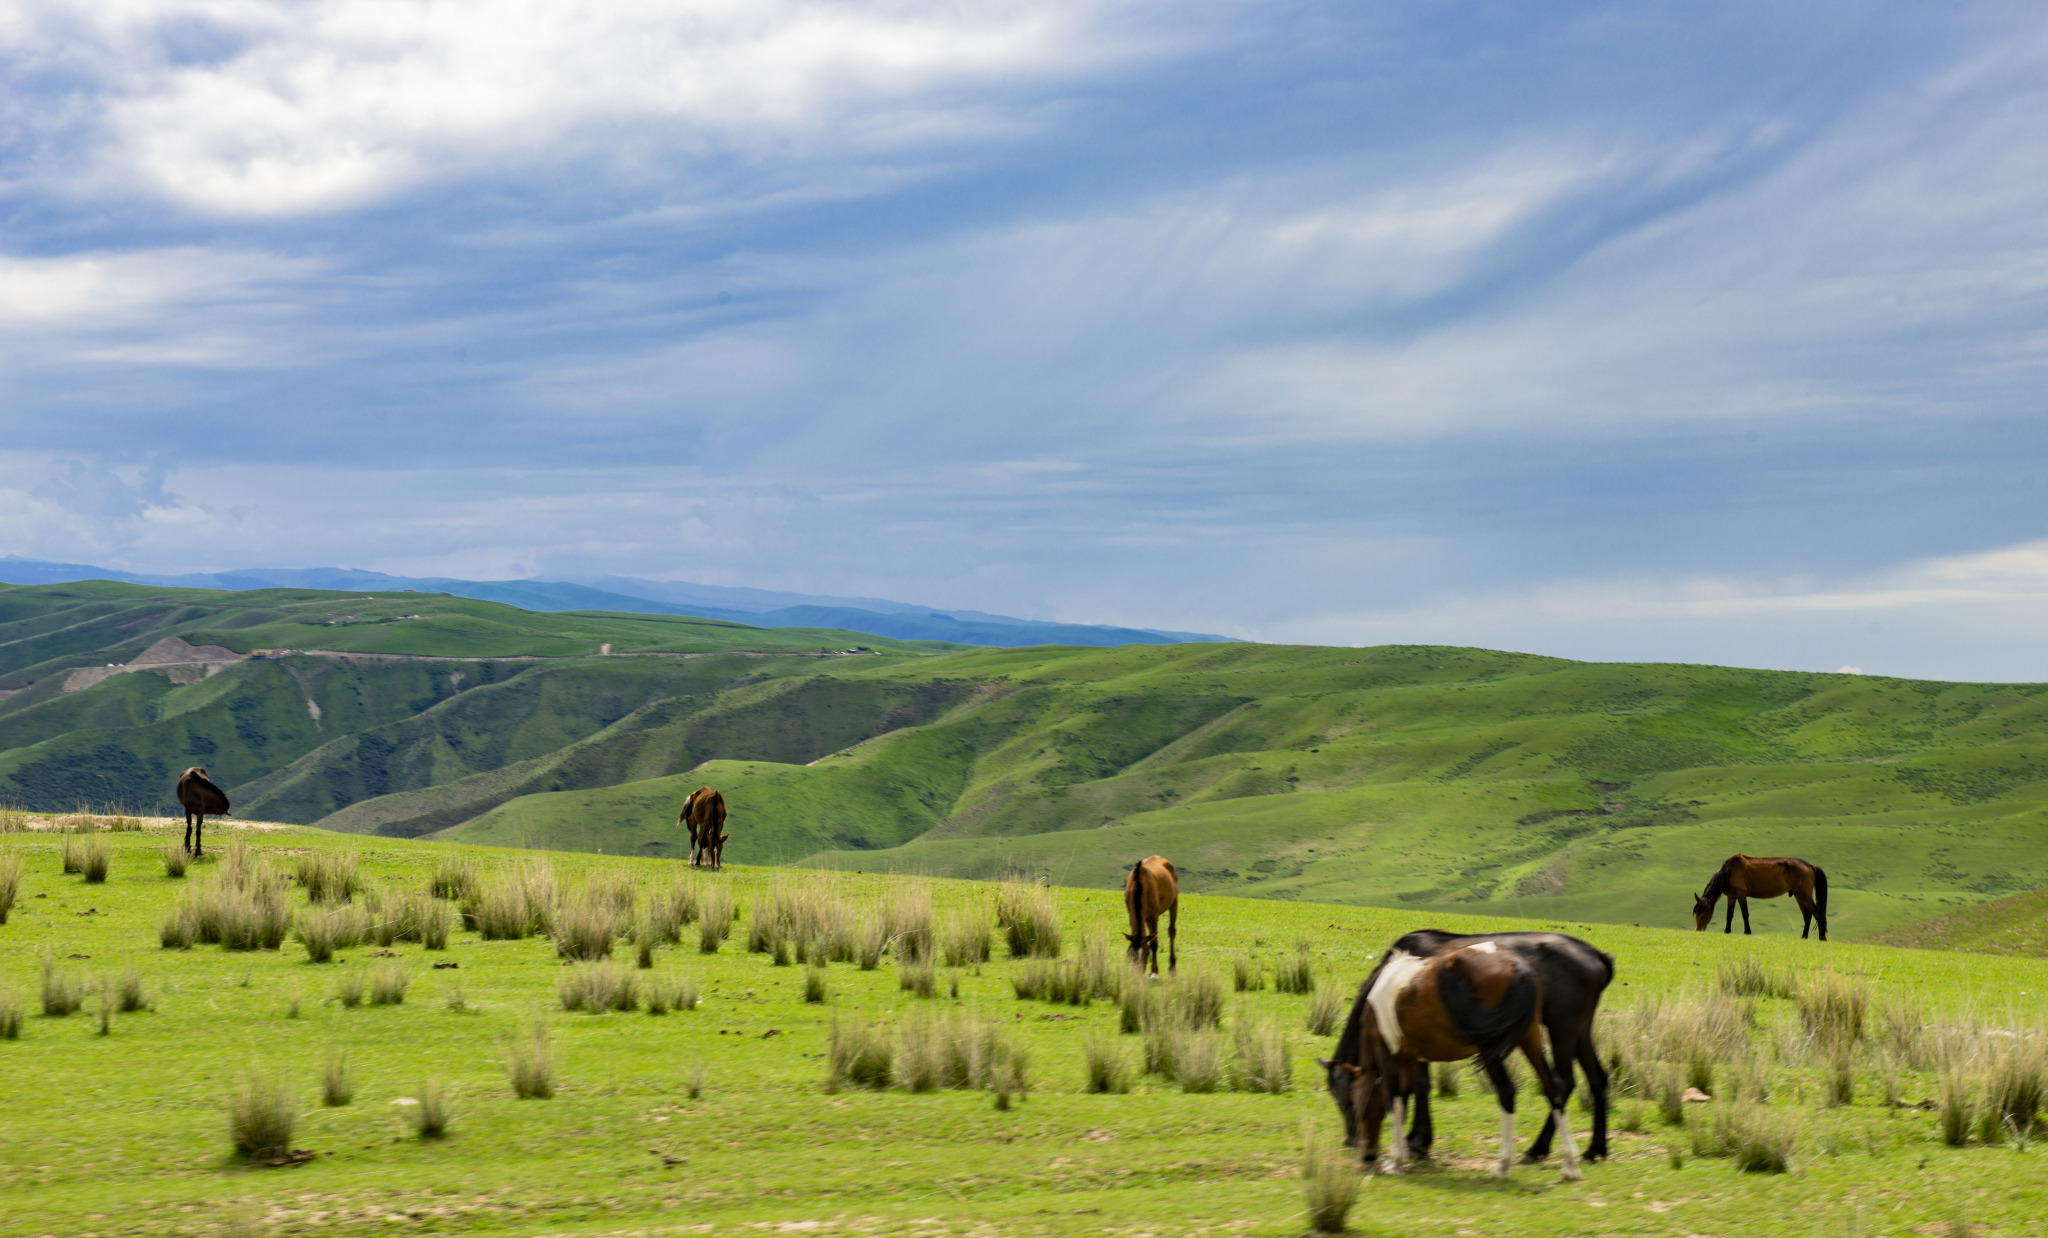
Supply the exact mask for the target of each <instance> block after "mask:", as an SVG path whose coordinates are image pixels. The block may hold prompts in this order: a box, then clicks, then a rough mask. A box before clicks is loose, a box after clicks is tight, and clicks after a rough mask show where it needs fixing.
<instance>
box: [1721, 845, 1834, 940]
mask: <svg viewBox="0 0 2048 1238" xmlns="http://www.w3.org/2000/svg"><path fill="white" fill-rule="evenodd" d="M1723 894H1725V895H1727V896H1728V924H1727V927H1725V928H1723V929H1722V930H1721V931H1722V932H1723V933H1732V932H1734V931H1735V907H1736V905H1737V904H1738V903H1739V904H1741V906H1742V932H1743V934H1744V935H1745V936H1747V935H1748V934H1749V900H1750V899H1753V898H1776V897H1778V896H1779V895H1780V894H1790V895H1791V896H1792V899H1793V901H1794V902H1796V903H1798V904H1799V914H1801V915H1802V916H1805V917H1806V923H1805V926H1804V927H1802V928H1801V929H1800V930H1799V936H1800V937H1801V938H1802V939H1803V938H1804V937H1805V936H1806V935H1807V934H1808V933H1810V932H1812V931H1813V925H1814V922H1815V921H1816V920H1817V921H1819V922H1820V939H1821V940H1822V941H1826V940H1827V939H1828V875H1827V874H1826V873H1824V872H1822V871H1821V870H1820V866H1819V865H1818V864H1809V863H1807V862H1806V861H1805V860H1795V859H1793V858H1792V857H1791V856H1788V855H1771V856H1754V855H1744V854H1742V853H1741V852H1739V851H1738V852H1736V853H1735V854H1734V855H1731V856H1729V857H1728V858H1727V860H1725V861H1724V862H1723V863H1722V865H1721V871H1719V872H1717V873H1715V874H1714V875H1713V877H1711V878H1710V879H1708V881H1707V888H1706V889H1705V890H1704V891H1702V892H1701V893H1699V894H1697V895H1695V896H1694V897H1693V900H1692V926H1693V929H1694V930H1695V931H1696V932H1701V933H1704V932H1706V931H1707V925H1709V924H1711V923H1713V920H1714V903H1715V901H1716V900H1718V899H1719V898H1720V897H1721V896H1722V895H1723Z"/></svg>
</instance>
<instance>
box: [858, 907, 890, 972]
mask: <svg viewBox="0 0 2048 1238" xmlns="http://www.w3.org/2000/svg"><path fill="white" fill-rule="evenodd" d="M888 948H889V923H888V921H887V920H885V919H883V918H882V916H881V915H880V914H879V913H877V912H869V913H867V914H865V915H860V916H856V917H855V918H854V922H853V957H854V961H855V962H857V963H859V964H860V969H861V970H862V971H873V970H875V969H876V968H877V967H880V966H881V965H882V954H883V953H884V952H885V951H887V950H888Z"/></svg>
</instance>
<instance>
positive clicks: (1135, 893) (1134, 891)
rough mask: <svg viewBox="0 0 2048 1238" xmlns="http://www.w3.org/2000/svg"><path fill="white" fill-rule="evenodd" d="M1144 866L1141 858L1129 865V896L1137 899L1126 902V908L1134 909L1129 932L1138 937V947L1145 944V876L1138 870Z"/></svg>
mask: <svg viewBox="0 0 2048 1238" xmlns="http://www.w3.org/2000/svg"><path fill="white" fill-rule="evenodd" d="M1144 867H1145V861H1143V860H1139V861H1138V862H1137V863H1136V864H1133V865H1131V896H1132V897H1133V898H1135V899H1136V900H1137V901H1136V902H1135V903H1127V904H1126V907H1127V908H1133V909H1134V910H1132V912H1131V934H1132V936H1134V937H1137V938H1139V939H1140V940H1139V942H1138V946H1139V947H1142V946H1144V944H1145V943H1144V940H1143V938H1144V933H1145V878H1144V876H1143V874H1141V873H1140V872H1139V870H1140V869H1142V868H1144Z"/></svg>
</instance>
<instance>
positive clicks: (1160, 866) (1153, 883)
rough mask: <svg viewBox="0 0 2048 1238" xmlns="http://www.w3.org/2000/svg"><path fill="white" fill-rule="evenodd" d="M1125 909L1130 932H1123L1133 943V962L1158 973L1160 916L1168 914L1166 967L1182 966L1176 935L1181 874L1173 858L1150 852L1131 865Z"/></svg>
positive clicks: (1178, 931) (1154, 973) (1125, 894)
mask: <svg viewBox="0 0 2048 1238" xmlns="http://www.w3.org/2000/svg"><path fill="white" fill-rule="evenodd" d="M1124 910H1125V911H1126V912H1127V913H1129V915H1130V917H1131V931H1130V932H1128V933H1125V934H1124V937H1125V939H1126V940H1128V941H1129V942H1130V943H1131V962H1133V963H1136V964H1138V965H1140V966H1149V967H1150V968H1151V973H1152V974H1153V975H1155V976H1156V975H1158V974H1159V917H1160V916H1161V915H1162V914H1164V915H1165V916H1166V970H1167V971H1168V972H1172V971H1174V970H1176V969H1177V968H1178V967H1179V966H1180V955H1179V952H1178V949H1177V946H1176V943H1175V938H1177V937H1178V936H1179V935H1180V874H1179V873H1178V872H1176V871H1175V870H1174V867H1173V861H1172V860H1169V859H1167V858H1166V857H1165V856H1162V855H1148V856H1146V857H1145V858H1144V859H1142V860H1139V861H1138V862H1137V863H1136V864H1133V865H1131V871H1130V875H1129V876H1127V877H1125V878H1124Z"/></svg>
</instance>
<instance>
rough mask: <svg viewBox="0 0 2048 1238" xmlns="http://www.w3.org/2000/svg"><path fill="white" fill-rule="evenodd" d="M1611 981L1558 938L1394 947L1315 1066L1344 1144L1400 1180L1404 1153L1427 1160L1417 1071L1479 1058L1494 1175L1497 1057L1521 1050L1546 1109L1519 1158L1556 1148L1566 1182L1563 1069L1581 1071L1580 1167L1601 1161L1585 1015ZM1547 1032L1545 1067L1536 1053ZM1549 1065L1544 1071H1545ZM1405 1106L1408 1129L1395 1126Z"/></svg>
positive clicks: (1604, 963)
mask: <svg viewBox="0 0 2048 1238" xmlns="http://www.w3.org/2000/svg"><path fill="white" fill-rule="evenodd" d="M1613 978H1614V960H1613V958H1612V957H1611V956H1609V955H1607V954H1604V953H1602V952H1601V951H1599V950H1596V949H1594V948H1593V947H1592V946H1589V945H1587V944H1586V943H1585V942H1583V941H1580V940H1579V939H1578V938H1576V937H1569V936H1566V935H1565V934H1563V933H1488V934H1476V935H1470V936H1461V935H1458V934H1454V933H1446V932H1443V931H1441V930H1437V929H1425V930H1422V931H1420V932H1415V933H1409V934H1407V935H1406V936H1404V937H1402V938H1401V939H1400V940H1399V941H1396V942H1395V943H1394V944H1393V946H1392V947H1391V948H1390V949H1389V950H1388V951H1387V953H1386V955H1385V957H1383V958H1382V959H1381V960H1380V963H1379V966H1378V967H1376V968H1374V969H1373V973H1372V975H1371V976H1370V977H1369V978H1368V979H1367V980H1366V982H1365V984H1364V985H1362V986H1361V987H1360V988H1359V992H1358V998H1357V1000H1356V1001H1355V1002H1353V1004H1352V1007H1351V1017H1350V1019H1349V1020H1348V1021H1347V1022H1346V1024H1345V1028H1344V1033H1343V1036H1342V1038H1341V1039H1340V1040H1339V1041H1338V1043H1337V1056H1336V1058H1335V1059H1334V1060H1330V1061H1325V1062H1323V1063H1322V1065H1323V1067H1324V1069H1325V1070H1326V1071H1327V1072H1328V1085H1329V1089H1330V1093H1331V1096H1332V1098H1333V1099H1334V1100H1335V1101H1336V1102H1337V1108H1338V1111H1339V1112H1340V1113H1342V1114H1343V1116H1344V1123H1345V1129H1346V1134H1347V1138H1346V1140H1345V1142H1347V1143H1350V1144H1354V1145H1356V1146H1358V1147H1359V1149H1360V1155H1361V1156H1362V1157H1363V1159H1364V1160H1365V1161H1366V1162H1367V1163H1368V1164H1372V1163H1374V1162H1377V1163H1378V1165H1379V1168H1380V1169H1381V1170H1382V1171H1383V1172H1387V1173H1399V1172H1400V1171H1401V1169H1402V1167H1403V1165H1404V1164H1405V1162H1406V1160H1407V1155H1408V1154H1409V1153H1413V1154H1414V1155H1416V1156H1427V1155H1428V1153H1429V1145H1430V1142H1431V1138H1432V1135H1433V1131H1432V1130H1431V1128H1430V1126H1429V1113H1428V1103H1429V1102H1428V1095H1429V1087H1428V1063H1430V1062H1433V1061H1435V1062H1455V1061H1462V1060H1464V1059H1466V1058H1469V1057H1474V1056H1476V1057H1478V1058H1479V1060H1480V1064H1481V1066H1482V1068H1483V1069H1484V1071H1485V1073H1486V1076H1487V1078H1488V1080H1489V1081H1490V1082H1492V1084H1493V1086H1494V1092H1495V1094H1496V1096H1497V1097H1498V1098H1499V1100H1500V1105H1501V1153H1500V1161H1499V1163H1498V1165H1497V1166H1496V1168H1495V1170H1494V1176H1495V1177H1505V1176H1506V1175H1507V1173H1508V1167H1509V1165H1510V1164H1511V1163H1512V1161H1513V1158H1514V1124H1515V1088H1514V1084H1513V1081H1512V1080H1511V1079H1509V1077H1508V1074H1507V1071H1506V1068H1505V1066H1504V1065H1503V1064H1502V1059H1503V1058H1505V1057H1506V1056H1507V1055H1508V1054H1509V1053H1511V1052H1513V1051H1514V1050H1515V1049H1518V1048H1519V1049H1520V1050H1521V1051H1522V1054H1523V1056H1524V1057H1526V1058H1527V1059H1528V1061H1529V1064H1530V1066H1531V1068H1532V1069H1533V1070H1534V1071H1535V1075H1536V1081H1537V1086H1538V1088H1539V1090H1540V1091H1541V1093H1542V1095H1543V1096H1544V1098H1545V1100H1546V1101H1548V1102H1549V1106H1550V1113H1549V1115H1548V1116H1547V1117H1546V1119H1545V1121H1544V1124H1543V1129H1542V1130H1541V1131H1540V1132H1539V1133H1538V1134H1537V1137H1536V1140H1535V1142H1534V1143H1532V1144H1531V1145H1530V1146H1529V1150H1528V1152H1527V1153H1526V1154H1525V1155H1524V1156H1523V1158H1522V1159H1523V1161H1524V1162H1525V1163H1530V1164H1533V1163H1535V1162H1537V1161H1541V1160H1542V1159H1543V1158H1545V1157H1546V1156H1548V1155H1549V1154H1550V1144H1551V1140H1552V1138H1553V1136H1555V1137H1557V1138H1558V1139H1559V1141H1560V1142H1561V1143H1562V1145H1563V1153H1564V1175H1565V1177H1567V1178H1577V1177H1579V1176H1580V1174H1579V1159H1580V1158H1579V1154H1578V1148H1577V1145H1576V1143H1575V1142H1574V1141H1573V1139H1572V1135H1571V1128H1570V1125H1569V1123H1568V1121H1567V1118H1566V1111H1565V1105H1566V1102H1567V1101H1569V1100H1570V1099H1571V1093H1572V1088H1573V1069H1572V1068H1573V1065H1574V1063H1576V1064H1577V1065H1578V1066H1580V1067H1583V1068H1584V1070H1585V1072H1586V1086H1587V1088H1588V1089H1590V1090H1591V1092H1592V1094H1593V1138H1592V1142H1591V1143H1590V1144H1589V1145H1588V1146H1587V1149H1586V1154H1585V1159H1587V1160H1600V1159H1602V1158H1604V1157H1605V1156H1606V1155H1607V1152H1608V1148H1607V1071H1606V1069H1605V1068H1604V1067H1602V1066H1601V1064H1600V1057H1599V1054H1598V1052H1597V1051H1596V1050H1595V1049H1594V1046H1593V1035H1592V1029H1593V1016H1594V1013H1595V1011H1596V1010H1597V1009H1598V1007H1599V1003H1600V997H1601V994H1602V993H1604V992H1605V991H1606V988H1607V985H1608V984H1609V983H1610V982H1611V981H1612V980H1613ZM1544 1031H1548V1032H1549V1034H1550V1049H1551V1057H1552V1059H1553V1062H1546V1061H1545V1060H1544V1056H1543V1032H1544ZM1553 1063H1554V1068H1553ZM1410 1098H1413V1099H1414V1101H1415V1108H1416V1127H1415V1130H1414V1131H1413V1132H1412V1133H1410V1134H1409V1135H1408V1136H1407V1137H1406V1138H1403V1137H1402V1134H1401V1129H1400V1128H1401V1126H1402V1125H1403V1124H1404V1122H1405V1113H1404V1111H1405V1110H1406V1109H1407V1107H1408V1102H1409V1100H1410ZM1389 1110H1391V1111H1392V1113H1393V1117H1394V1127H1395V1129H1394V1135H1393V1138H1392V1139H1390V1140H1389V1143H1390V1145H1391V1149H1390V1150H1389V1151H1388V1152H1386V1153H1382V1151H1381V1148H1380V1124H1381V1122H1382V1121H1383V1120H1384V1119H1385V1117H1386V1116H1387V1114H1388V1112H1389Z"/></svg>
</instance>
